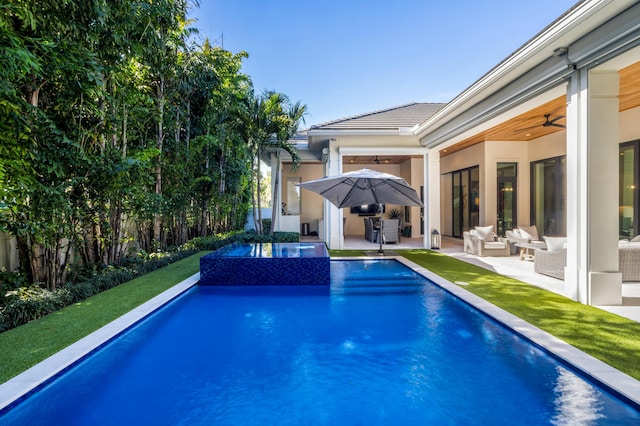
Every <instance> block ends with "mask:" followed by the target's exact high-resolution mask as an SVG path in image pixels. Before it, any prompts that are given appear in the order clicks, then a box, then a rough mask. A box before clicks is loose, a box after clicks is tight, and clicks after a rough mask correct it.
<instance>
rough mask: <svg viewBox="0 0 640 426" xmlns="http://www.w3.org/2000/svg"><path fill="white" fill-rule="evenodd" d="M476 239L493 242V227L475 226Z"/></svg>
mask: <svg viewBox="0 0 640 426" xmlns="http://www.w3.org/2000/svg"><path fill="white" fill-rule="evenodd" d="M476 233H477V234H478V239H479V240H482V241H493V225H489V226H476Z"/></svg>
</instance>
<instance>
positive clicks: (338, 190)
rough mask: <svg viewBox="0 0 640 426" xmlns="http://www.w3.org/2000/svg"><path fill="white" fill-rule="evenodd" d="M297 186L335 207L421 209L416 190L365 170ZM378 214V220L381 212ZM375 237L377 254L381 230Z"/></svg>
mask: <svg viewBox="0 0 640 426" xmlns="http://www.w3.org/2000/svg"><path fill="white" fill-rule="evenodd" d="M300 187H302V188H305V189H308V190H310V191H313V192H317V193H318V194H320V195H322V196H323V197H324V198H326V199H327V200H329V201H330V202H331V203H332V204H333V205H335V206H337V207H338V208H343V207H355V206H363V205H366V204H378V205H381V204H398V205H401V206H419V207H423V204H422V201H420V197H419V196H418V193H417V192H416V190H415V189H413V188H412V187H411V186H410V185H409V184H408V183H407V182H406V181H405V180H404V179H402V178H401V177H398V176H394V175H390V174H388V173H382V172H377V171H375V170H369V169H362V170H355V171H353V172H347V173H343V174H341V175H336V176H325V177H323V178H322V179H317V180H311V181H309V182H303V183H301V184H300ZM379 211H380V219H382V209H379ZM381 224H382V221H381ZM379 235H380V238H379V240H380V252H382V229H381V230H380V234H379Z"/></svg>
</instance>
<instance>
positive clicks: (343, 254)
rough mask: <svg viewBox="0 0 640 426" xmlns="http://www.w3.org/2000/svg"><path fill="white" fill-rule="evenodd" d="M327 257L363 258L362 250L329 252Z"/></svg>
mask: <svg viewBox="0 0 640 426" xmlns="http://www.w3.org/2000/svg"><path fill="white" fill-rule="evenodd" d="M329 256H331V257H354V256H356V257H357V256H365V253H364V252H363V251H362V250H329Z"/></svg>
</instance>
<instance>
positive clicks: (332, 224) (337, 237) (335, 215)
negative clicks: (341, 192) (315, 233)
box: [324, 139, 344, 250]
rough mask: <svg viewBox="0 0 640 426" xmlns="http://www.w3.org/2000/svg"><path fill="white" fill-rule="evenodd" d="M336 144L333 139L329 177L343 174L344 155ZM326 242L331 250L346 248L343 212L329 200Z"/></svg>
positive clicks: (330, 146) (328, 164)
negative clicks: (343, 233)
mask: <svg viewBox="0 0 640 426" xmlns="http://www.w3.org/2000/svg"><path fill="white" fill-rule="evenodd" d="M334 142H335V139H331V142H330V144H329V153H328V154H329V158H328V161H327V176H333V175H338V174H340V173H342V155H341V154H340V153H339V152H338V150H337V149H336V146H335V145H336V144H335V143H334ZM324 241H325V242H326V243H327V246H328V247H329V248H330V249H334V250H336V249H337V250H342V249H343V248H344V238H343V237H342V212H341V211H340V209H339V208H337V207H336V206H334V205H333V204H331V203H330V202H329V201H328V200H324Z"/></svg>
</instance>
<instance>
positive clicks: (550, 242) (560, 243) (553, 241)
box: [544, 237, 567, 251]
mask: <svg viewBox="0 0 640 426" xmlns="http://www.w3.org/2000/svg"><path fill="white" fill-rule="evenodd" d="M544 242H545V243H547V251H560V250H562V249H564V248H566V247H567V237H544Z"/></svg>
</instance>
